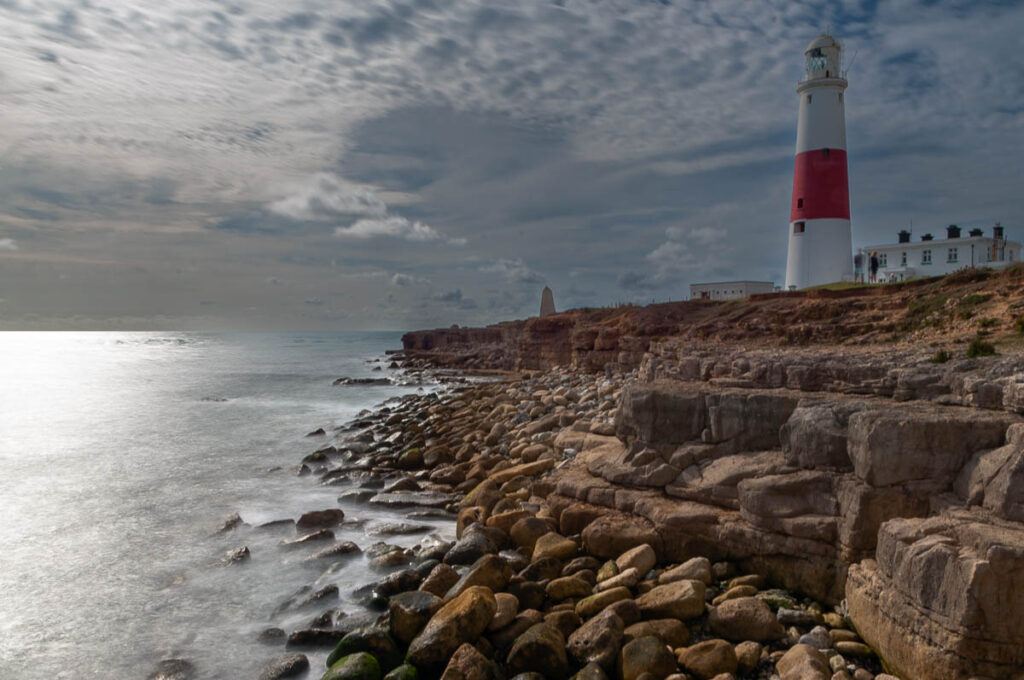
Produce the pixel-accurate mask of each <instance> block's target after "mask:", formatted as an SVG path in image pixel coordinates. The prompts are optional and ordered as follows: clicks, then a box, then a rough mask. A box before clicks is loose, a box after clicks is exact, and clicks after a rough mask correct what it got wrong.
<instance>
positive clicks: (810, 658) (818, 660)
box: [775, 645, 832, 680]
mask: <svg viewBox="0 0 1024 680" xmlns="http://www.w3.org/2000/svg"><path fill="white" fill-rule="evenodd" d="M775 669H776V670H777V671H778V672H779V675H780V676H781V678H782V680H829V678H831V677H832V670H831V669H830V668H829V666H828V661H827V660H826V659H825V655H824V654H822V653H821V652H819V651H818V650H816V649H814V648H813V647H808V646H807V645H795V646H793V647H791V648H790V650H789V651H788V652H786V653H785V654H783V655H782V658H780V659H779V660H778V661H777V662H776V663H775Z"/></svg>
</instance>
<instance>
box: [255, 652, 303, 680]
mask: <svg viewBox="0 0 1024 680" xmlns="http://www.w3.org/2000/svg"><path fill="white" fill-rule="evenodd" d="M308 670H309V659H307V658H306V655H305V654H285V655H284V656H279V657H277V658H275V659H272V660H271V661H270V662H268V663H267V665H266V666H265V667H264V668H263V671H262V672H261V673H260V676H259V680H281V678H295V677H298V676H300V675H303V674H305V673H306V671H308Z"/></svg>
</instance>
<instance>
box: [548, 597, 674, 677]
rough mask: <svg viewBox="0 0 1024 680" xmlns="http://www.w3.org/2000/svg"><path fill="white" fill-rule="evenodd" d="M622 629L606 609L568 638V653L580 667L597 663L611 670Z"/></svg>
mask: <svg viewBox="0 0 1024 680" xmlns="http://www.w3.org/2000/svg"><path fill="white" fill-rule="evenodd" d="M677 623H678V622H677ZM680 625H681V624H680ZM624 629H625V626H624V624H623V622H622V619H621V618H619V616H618V615H617V614H616V613H615V612H612V611H608V610H607V609H606V610H604V611H603V612H601V613H600V614H598V615H597V616H595V617H593V618H592V619H590V620H589V621H587V622H586V623H585V624H583V625H582V626H581V627H580V628H579V629H578V630H576V631H575V632H574V633H572V634H571V635H570V636H569V640H568V650H569V653H570V654H572V656H573V657H574V658H575V659H576V661H578V662H579V663H580V664H581V665H586V664H588V663H597V664H599V665H601V666H602V667H603V668H606V669H611V668H612V667H613V665H614V664H615V659H616V658H618V655H619V649H620V647H621V645H622V639H623V631H624Z"/></svg>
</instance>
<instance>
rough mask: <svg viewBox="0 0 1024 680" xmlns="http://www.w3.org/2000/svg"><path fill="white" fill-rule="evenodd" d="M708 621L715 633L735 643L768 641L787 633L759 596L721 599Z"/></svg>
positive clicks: (777, 638) (780, 637) (778, 638)
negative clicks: (722, 600)
mask: <svg viewBox="0 0 1024 680" xmlns="http://www.w3.org/2000/svg"><path fill="white" fill-rule="evenodd" d="M708 623H709V625H710V626H711V631H712V632H713V633H714V634H715V635H719V636H721V637H723V638H725V639H726V640H732V641H734V642H744V641H746V640H753V641H754V642H768V641H772V640H780V639H782V638H783V637H785V635H786V631H785V629H784V628H783V627H782V624H781V623H779V621H778V619H777V618H775V614H774V613H772V610H771V609H770V608H769V607H768V605H767V604H765V603H764V602H763V601H762V600H760V599H758V598H756V597H738V598H735V599H732V600H726V601H725V602H722V603H721V604H719V605H718V606H717V607H714V608H713V609H712V610H711V613H710V615H709V616H708Z"/></svg>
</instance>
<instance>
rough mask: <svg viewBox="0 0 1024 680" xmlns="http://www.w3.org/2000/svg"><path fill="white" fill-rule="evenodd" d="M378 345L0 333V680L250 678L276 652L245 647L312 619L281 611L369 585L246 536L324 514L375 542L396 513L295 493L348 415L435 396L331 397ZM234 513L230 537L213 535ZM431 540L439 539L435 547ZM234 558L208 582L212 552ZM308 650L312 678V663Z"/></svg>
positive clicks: (320, 653) (261, 336)
mask: <svg viewBox="0 0 1024 680" xmlns="http://www.w3.org/2000/svg"><path fill="white" fill-rule="evenodd" d="M400 344H401V343H400V335H399V334H398V333H393V332H366V333H239V334H210V333H160V332H154V333H121V332H93V333H77V332H75V333H72V332H68V333H62V332H46V333H0V679H2V680H34V679H35V678H40V679H42V678H47V679H48V680H52V679H53V678H67V679H69V680H71V679H74V680H78V679H80V678H103V679H104V680H118V679H121V678H124V679H129V678H131V679H137V678H147V677H148V676H150V674H152V673H153V672H154V670H155V669H156V667H157V663H158V662H159V661H160V660H162V659H183V660H186V661H187V662H188V664H189V665H190V666H191V667H192V669H193V676H192V677H194V678H196V679H197V680H198V679H207V678H211V679H212V678H252V677H257V676H258V675H259V672H260V670H261V668H263V666H264V665H265V664H266V662H267V660H268V659H270V658H272V657H274V656H276V655H279V654H283V653H285V649H284V647H283V645H280V644H279V645H277V646H276V647H275V646H267V645H265V644H261V643H259V642H257V637H258V635H259V633H260V631H262V630H264V629H266V628H268V627H280V628H283V629H284V630H286V631H291V630H295V629H298V628H303V627H306V626H308V624H309V622H310V621H311V620H312V619H313V618H314V617H315V616H316V615H317V614H318V613H319V612H320V609H318V608H316V607H313V608H307V609H299V610H293V609H285V610H283V611H281V609H282V605H283V604H284V603H286V602H288V601H289V598H291V597H292V596H293V595H295V594H296V593H299V592H301V590H302V589H303V588H308V587H313V588H322V587H323V586H326V585H330V584H335V585H337V586H338V588H339V592H340V597H339V599H338V601H336V602H330V601H328V602H326V603H325V604H324V605H323V607H325V608H326V607H328V606H330V607H335V608H337V609H340V610H343V611H345V610H351V611H362V609H361V607H360V606H359V605H358V598H357V597H356V595H354V594H353V591H355V590H357V589H358V588H360V587H361V586H364V585H366V584H368V583H371V582H373V581H374V580H376V579H379V578H381V576H382V574H381V573H379V572H376V571H373V570H372V569H370V568H369V567H368V561H367V560H366V558H365V557H356V558H355V559H353V560H351V561H350V562H348V563H346V565H345V568H343V569H335V570H329V569H328V570H325V568H324V567H325V565H323V564H318V563H316V562H310V561H308V560H306V558H307V557H308V556H309V554H310V550H309V549H298V550H296V549H286V548H284V547H282V546H281V542H282V541H283V540H286V539H288V538H294V532H293V533H292V535H285V534H282V532H275V531H267V530H260V529H256V528H255V526H256V525H258V524H260V523H265V522H270V521H273V520H279V519H287V518H292V519H294V518H297V517H298V516H299V514H301V513H302V512H305V511H309V510H320V509H325V508H335V507H341V508H342V509H343V510H344V511H345V513H346V520H351V521H349V522H348V523H346V524H345V525H344V526H343V527H341V528H340V529H338V530H337V531H336V533H337V538H338V540H352V541H354V542H356V543H357V544H358V545H360V546H362V547H364V548H365V547H366V546H367V545H370V544H372V543H374V542H376V541H380V540H387V541H388V542H390V543H398V544H401V545H413V544H415V543H416V542H418V541H420V540H422V539H423V538H424V536H428V535H436V536H439V537H442V538H450V536H449V535H447V534H450V533H451V531H452V527H450V526H449V525H450V524H451V523H450V522H446V521H442V520H437V521H435V523H434V524H431V523H430V521H429V520H428V521H427V524H428V525H429V527H428V528H429V533H425V534H417V535H410V536H399V537H392V536H388V537H381V536H379V535H377V534H376V530H375V528H379V527H381V526H383V525H384V524H386V523H388V522H392V521H396V520H401V519H402V517H401V516H400V515H396V513H397V512H398V511H393V510H383V509H374V508H373V507H371V506H368V505H365V504H359V505H357V504H348V503H345V502H343V501H339V500H338V496H339V495H340V494H341V493H342V492H343V491H344V490H345V489H344V487H334V486H323V485H321V484H319V483H318V480H317V479H316V477H315V476H311V475H307V476H299V475H298V474H297V467H298V465H299V463H300V461H301V459H302V457H303V456H304V455H306V454H308V453H310V452H312V451H314V450H315V449H317V448H319V447H320V446H323V445H324V444H325V443H326V441H327V440H326V439H325V438H322V437H321V438H317V437H308V436H306V435H307V434H308V433H310V432H311V431H314V430H316V429H317V428H321V427H322V428H324V429H325V430H326V431H327V432H328V433H330V432H331V431H332V429H333V428H336V427H340V426H343V425H345V424H346V423H347V422H349V421H350V420H351V419H352V418H353V417H355V416H356V415H357V414H358V413H359V412H360V411H362V410H364V409H369V408H373V407H375V406H378V405H380V404H382V403H384V402H386V401H387V400H389V399H393V398H396V397H399V396H401V395H403V394H409V393H413V392H417V391H425V390H432V389H436V388H437V386H436V385H432V384H389V385H370V386H367V385H344V386H335V385H333V384H332V383H333V381H334V380H335V379H336V378H338V377H342V376H349V377H390V378H392V379H394V380H395V381H396V382H398V381H400V376H399V375H398V374H397V371H393V370H391V369H389V368H388V365H389V360H388V359H387V358H385V355H384V352H385V351H386V350H388V349H395V348H398V347H400ZM233 513H238V514H239V515H240V516H241V518H242V520H243V522H244V523H245V524H246V526H242V527H239V528H237V529H235V530H233V531H229V532H226V533H219V532H218V529H219V528H220V527H221V526H222V524H223V523H224V521H225V519H226V518H228V517H229V516H231V515H232V514H233ZM446 532H447V533H446ZM243 546H244V547H248V549H249V551H250V555H251V557H250V559H248V560H247V561H245V562H244V563H241V564H234V565H227V564H225V563H224V558H225V556H226V555H227V554H228V553H229V552H230V551H232V550H235V549H238V548H241V547H243ZM299 651H304V652H308V655H309V657H310V661H311V663H312V664H313V669H312V670H311V672H310V677H318V676H319V675H320V673H322V671H323V666H322V664H323V660H324V658H325V656H326V652H327V651H328V650H313V651H309V650H299Z"/></svg>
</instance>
